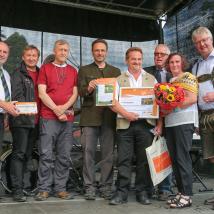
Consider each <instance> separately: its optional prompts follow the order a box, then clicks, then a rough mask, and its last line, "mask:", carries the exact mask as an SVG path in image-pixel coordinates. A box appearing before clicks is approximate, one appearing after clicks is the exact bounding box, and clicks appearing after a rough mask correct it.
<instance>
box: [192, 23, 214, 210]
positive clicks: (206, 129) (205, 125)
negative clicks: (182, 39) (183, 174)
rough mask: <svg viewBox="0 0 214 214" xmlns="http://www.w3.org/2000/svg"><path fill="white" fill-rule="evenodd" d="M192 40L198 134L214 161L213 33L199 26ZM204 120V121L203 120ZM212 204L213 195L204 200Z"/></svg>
mask: <svg viewBox="0 0 214 214" xmlns="http://www.w3.org/2000/svg"><path fill="white" fill-rule="evenodd" d="M192 40H193V43H194V45H195V48H196V49H197V51H198V53H199V54H200V55H201V58H200V59H199V60H198V62H196V64H195V65H194V67H193V74H194V75H196V76H197V79H198V83H199V95H198V107H199V111H200V119H199V124H200V126H199V127H200V136H201V139H202V142H203V156H204V159H208V160H209V161H210V162H211V163H214V145H213V141H214V48H213V35H212V33H211V32H210V30H209V29H208V28H206V27H199V28H197V29H195V30H194V31H193V33H192ZM205 121H206V122H205ZM205 204H213V208H214V197H213V198H211V199H208V200H205Z"/></svg>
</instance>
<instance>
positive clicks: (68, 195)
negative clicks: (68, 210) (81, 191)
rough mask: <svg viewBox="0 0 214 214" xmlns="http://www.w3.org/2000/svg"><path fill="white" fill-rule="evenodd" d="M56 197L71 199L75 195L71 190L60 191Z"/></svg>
mask: <svg viewBox="0 0 214 214" xmlns="http://www.w3.org/2000/svg"><path fill="white" fill-rule="evenodd" d="M56 197H58V198H61V199H64V200H70V199H73V198H74V196H73V195H72V194H71V193H69V192H58V193H57V194H56Z"/></svg>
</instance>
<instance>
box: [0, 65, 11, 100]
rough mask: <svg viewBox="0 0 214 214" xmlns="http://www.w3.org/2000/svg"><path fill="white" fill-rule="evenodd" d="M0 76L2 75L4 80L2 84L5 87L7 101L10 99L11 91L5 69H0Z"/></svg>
mask: <svg viewBox="0 0 214 214" xmlns="http://www.w3.org/2000/svg"><path fill="white" fill-rule="evenodd" d="M0 76H1V82H2V86H3V88H4V94H5V101H7V102H8V101H10V91H9V88H8V85H7V82H6V79H5V76H4V73H3V70H2V69H0Z"/></svg>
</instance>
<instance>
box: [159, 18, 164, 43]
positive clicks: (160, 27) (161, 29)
mask: <svg viewBox="0 0 214 214" xmlns="http://www.w3.org/2000/svg"><path fill="white" fill-rule="evenodd" d="M158 21H159V34H160V36H159V41H158V43H159V44H164V37H163V28H162V21H163V20H161V19H159V20H158Z"/></svg>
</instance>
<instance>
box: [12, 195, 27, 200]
mask: <svg viewBox="0 0 214 214" xmlns="http://www.w3.org/2000/svg"><path fill="white" fill-rule="evenodd" d="M13 200H14V201H16V202H26V201H27V197H26V196H24V194H14V195H13Z"/></svg>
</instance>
